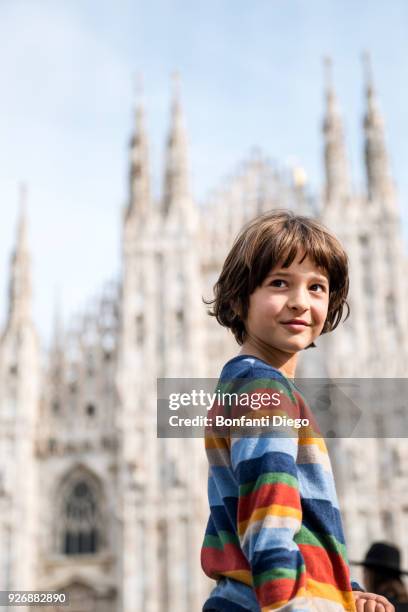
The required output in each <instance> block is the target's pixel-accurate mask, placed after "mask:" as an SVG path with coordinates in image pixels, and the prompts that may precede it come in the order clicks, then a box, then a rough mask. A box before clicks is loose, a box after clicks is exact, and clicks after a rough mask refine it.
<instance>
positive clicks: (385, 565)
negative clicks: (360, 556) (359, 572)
mask: <svg viewBox="0 0 408 612" xmlns="http://www.w3.org/2000/svg"><path fill="white" fill-rule="evenodd" d="M350 563H351V565H363V566H364V567H372V568H377V569H385V570H392V571H394V572H398V573H399V574H408V571H407V570H402V569H401V568H400V563H401V553H400V550H399V548H398V547H397V546H393V545H392V544H387V543H386V542H374V544H372V545H371V546H370V548H369V549H368V551H367V553H366V556H365V559H364V561H350Z"/></svg>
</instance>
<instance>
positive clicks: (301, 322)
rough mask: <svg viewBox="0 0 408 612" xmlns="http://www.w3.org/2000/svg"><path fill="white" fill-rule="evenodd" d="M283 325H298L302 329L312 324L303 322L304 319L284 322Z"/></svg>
mask: <svg viewBox="0 0 408 612" xmlns="http://www.w3.org/2000/svg"><path fill="white" fill-rule="evenodd" d="M282 323H283V325H296V326H302V327H309V326H310V323H308V322H307V321H303V319H290V321H282Z"/></svg>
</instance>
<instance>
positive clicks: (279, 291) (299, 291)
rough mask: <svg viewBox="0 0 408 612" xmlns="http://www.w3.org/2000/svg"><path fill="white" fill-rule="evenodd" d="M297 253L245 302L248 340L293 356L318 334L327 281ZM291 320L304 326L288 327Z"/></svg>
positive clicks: (326, 302)
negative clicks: (246, 303)
mask: <svg viewBox="0 0 408 612" xmlns="http://www.w3.org/2000/svg"><path fill="white" fill-rule="evenodd" d="M303 255H304V253H297V255H296V257H295V259H294V260H293V262H292V263H291V265H290V266H289V267H288V268H282V267H281V263H282V262H281V263H280V264H279V265H277V266H276V267H275V268H274V269H273V270H271V272H270V273H269V274H268V275H267V277H266V278H265V279H264V281H263V283H262V285H261V286H259V287H257V288H256V289H255V291H254V292H253V293H252V294H251V295H250V298H249V310H248V316H247V319H246V320H245V328H246V331H247V334H248V336H247V337H248V339H249V340H251V338H252V339H253V340H255V341H256V343H257V344H258V345H259V344H261V345H264V346H265V348H267V347H270V348H275V349H278V350H282V351H284V352H289V353H294V352H298V351H301V350H302V349H304V348H306V347H307V346H308V345H309V344H311V343H312V342H313V340H315V339H316V338H317V337H318V336H319V335H320V333H321V332H322V329H323V326H324V323H325V321H326V317H327V311H328V305H329V277H328V274H327V272H326V271H325V270H322V269H321V268H318V267H317V266H316V264H315V263H314V262H313V261H312V260H311V259H309V257H308V256H307V257H305V259H304V260H303V262H302V263H299V262H300V260H301V259H302V257H303ZM293 319H298V320H302V321H304V322H305V323H306V325H302V324H292V325H291V324H288V323H287V322H288V321H291V320H293Z"/></svg>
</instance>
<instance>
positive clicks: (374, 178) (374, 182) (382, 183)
mask: <svg viewBox="0 0 408 612" xmlns="http://www.w3.org/2000/svg"><path fill="white" fill-rule="evenodd" d="M363 69H364V78H365V95H366V112H365V116H364V133H365V146H364V156H365V166H366V175H367V191H368V197H369V199H370V200H378V201H381V202H387V203H390V202H391V201H392V200H393V184H392V179H391V176H390V169H389V160H388V154H387V149H386V144H385V135H384V120H383V118H382V116H381V113H380V111H379V108H378V105H377V97H376V92H375V88H374V79H373V71H372V66H371V59H370V55H369V53H368V52H365V53H363Z"/></svg>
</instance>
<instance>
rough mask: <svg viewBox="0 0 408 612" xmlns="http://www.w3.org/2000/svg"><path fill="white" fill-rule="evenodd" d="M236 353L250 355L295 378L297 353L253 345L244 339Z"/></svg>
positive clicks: (288, 376)
mask: <svg viewBox="0 0 408 612" xmlns="http://www.w3.org/2000/svg"><path fill="white" fill-rule="evenodd" d="M238 355H252V356H253V357H258V359H262V360H263V361H266V363H269V365H271V366H272V367H273V368H276V369H277V370H279V371H280V372H282V374H284V376H286V377H287V378H292V379H294V378H295V371H296V364H297V357H298V353H292V354H289V353H283V352H282V351H279V350H276V349H274V348H273V347H263V346H262V347H260V346H255V345H254V344H253V343H252V342H249V341H246V342H244V343H243V344H242V346H241V350H240V351H239V353H238Z"/></svg>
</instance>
